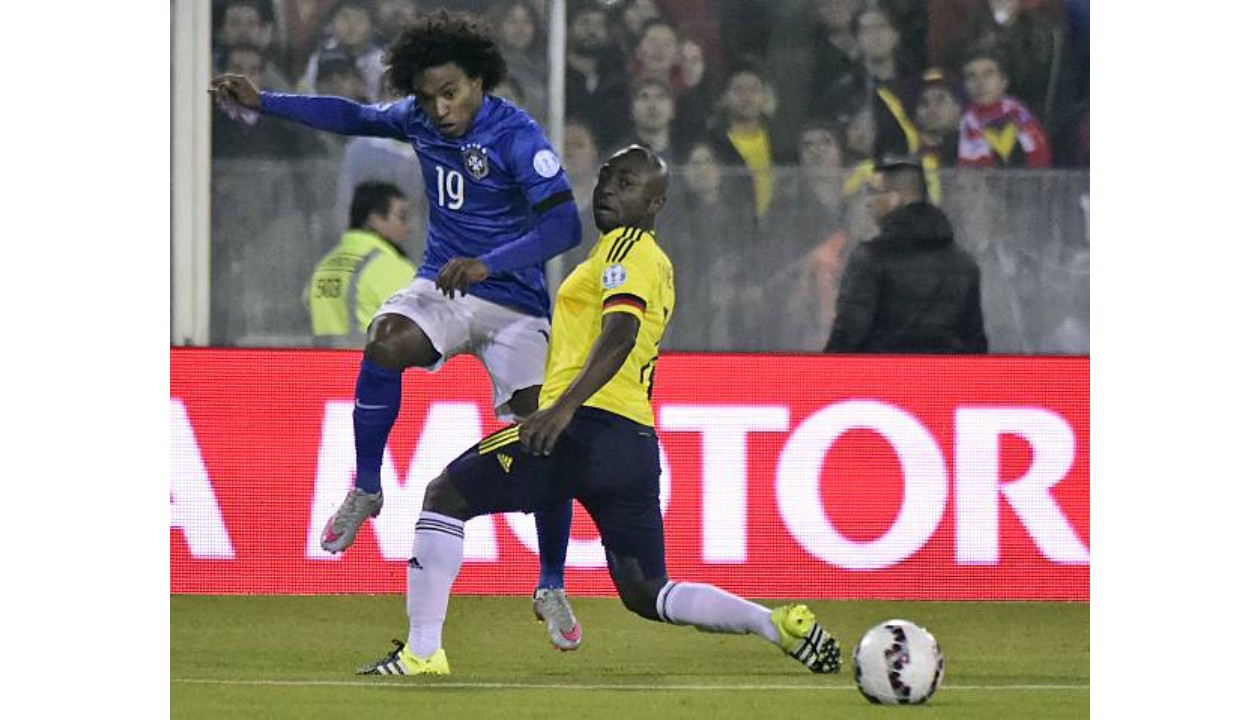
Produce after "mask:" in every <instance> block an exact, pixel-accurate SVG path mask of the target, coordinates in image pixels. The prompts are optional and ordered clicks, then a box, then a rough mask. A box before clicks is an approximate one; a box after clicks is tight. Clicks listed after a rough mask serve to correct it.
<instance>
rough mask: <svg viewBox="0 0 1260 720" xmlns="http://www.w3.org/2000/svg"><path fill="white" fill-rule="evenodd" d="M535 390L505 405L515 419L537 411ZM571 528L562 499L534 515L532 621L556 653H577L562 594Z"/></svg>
mask: <svg viewBox="0 0 1260 720" xmlns="http://www.w3.org/2000/svg"><path fill="white" fill-rule="evenodd" d="M539 389H540V388H539V386H537V385H534V386H532V387H528V388H525V389H523V390H518V391H517V392H516V393H514V394H513V395H512V399H511V400H510V401H509V405H510V407H511V408H512V412H513V413H514V414H515V415H516V417H518V418H523V417H525V416H527V415H530V414H532V413H533V412H534V411H535V410H537V409H538V391H539ZM572 525H573V500H571V499H568V498H566V499H563V500H559V501H557V502H554V503H551V504H549V505H547V506H546V507H540V508H538V510H537V511H535V512H534V530H535V532H536V533H537V534H538V585H537V586H536V587H535V589H534V617H536V618H538V620H539V622H544V623H546V624H547V636H548V637H549V638H550V639H551V644H552V645H553V646H554V647H555V648H556V649H557V650H577V649H578V646H579V645H580V644H581V643H582V625H581V623H579V622H578V620H577V617H576V616H575V615H574V614H573V606H572V605H570V604H569V597H568V595H567V594H566V593H565V591H564V563H565V559H566V558H567V557H568V554H569V532H570V529H571V527H572Z"/></svg>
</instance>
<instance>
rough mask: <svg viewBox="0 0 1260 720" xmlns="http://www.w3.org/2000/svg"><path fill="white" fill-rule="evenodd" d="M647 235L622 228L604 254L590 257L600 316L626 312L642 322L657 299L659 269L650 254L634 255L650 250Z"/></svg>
mask: <svg viewBox="0 0 1260 720" xmlns="http://www.w3.org/2000/svg"><path fill="white" fill-rule="evenodd" d="M650 239H651V236H650V235H647V234H646V233H645V232H644V231H643V230H640V229H637V228H626V229H625V230H624V231H623V232H622V233H621V236H620V237H618V238H617V239H615V240H613V242H611V243H610V244H609V246H608V250H607V251H603V249H602V248H601V249H600V250H601V252H602V255H601V256H598V257H596V258H594V259H595V260H596V261H597V262H598V264H597V266H596V267H597V268H598V270H599V281H600V292H601V300H602V302H603V313H604V314H607V313H610V312H624V313H630V314H631V315H634V316H635V317H636V318H638V319H639V322H643V318H644V315H645V314H646V313H647V312H648V304H649V302H650V301H651V300H653V299H654V298H659V297H660V293H659V290H658V288H659V285H660V283H661V276H660V270H659V268H658V267H657V263H656V262H655V258H654V257H653V255H652V253H651V252H649V251H646V250H641V251H640V252H637V253H636V252H635V248H636V247H640V246H641V247H642V248H644V249H646V248H649V247H651V245H652V243H651V242H650Z"/></svg>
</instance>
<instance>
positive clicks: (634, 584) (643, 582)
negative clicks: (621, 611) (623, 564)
mask: <svg viewBox="0 0 1260 720" xmlns="http://www.w3.org/2000/svg"><path fill="white" fill-rule="evenodd" d="M613 583H614V584H615V585H616V586H617V595H618V596H619V597H620V598H621V604H622V605H624V606H625V607H626V609H627V610H629V611H630V612H632V613H634V614H635V615H638V616H639V617H641V618H643V619H645V620H654V621H657V622H660V620H661V616H660V614H658V613H657V612H656V596H657V595H659V594H660V592H661V587H662V586H664V585H665V579H664V578H660V579H655V580H648V579H645V578H642V577H627V576H624V575H623V576H620V577H618V576H616V575H614V576H613Z"/></svg>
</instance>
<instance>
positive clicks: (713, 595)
mask: <svg viewBox="0 0 1260 720" xmlns="http://www.w3.org/2000/svg"><path fill="white" fill-rule="evenodd" d="M656 614H657V615H660V616H661V619H662V620H664V621H665V622H667V623H672V624H674V625H692V626H695V627H696V628H697V629H699V630H702V631H704V632H712V633H728V634H731V635H742V634H745V633H757V634H758V635H760V636H761V637H763V638H765V639H766V640H769V641H770V642H772V643H776V644H777V643H778V642H779V631H778V630H777V629H775V627H774V623H773V622H771V621H770V608H768V607H765V606H762V605H758V604H757V603H755V602H749V601H748V600H745V599H744V598H742V597H739V596H738V595H732V594H731V593H728V592H726V591H725V590H723V589H721V588H718V587H714V586H713V585H705V584H704V583H691V582H672V581H671V582H667V583H665V587H663V588H661V591H660V593H659V594H657V596H656Z"/></svg>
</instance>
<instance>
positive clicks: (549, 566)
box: [534, 498, 573, 588]
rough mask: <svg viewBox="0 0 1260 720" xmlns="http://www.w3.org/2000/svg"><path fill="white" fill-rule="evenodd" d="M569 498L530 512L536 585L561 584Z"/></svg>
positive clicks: (570, 518) (569, 521)
mask: <svg viewBox="0 0 1260 720" xmlns="http://www.w3.org/2000/svg"><path fill="white" fill-rule="evenodd" d="M572 524H573V501H572V500H569V499H567V498H566V499H565V500H563V501H561V502H557V503H555V504H553V505H551V506H549V507H545V508H541V509H539V510H538V511H536V512H535V513H534V527H535V529H536V530H537V532H538V563H539V567H538V587H540V588H562V587H564V559H565V557H566V556H567V555H568V553H569V526H571V525H572Z"/></svg>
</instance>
